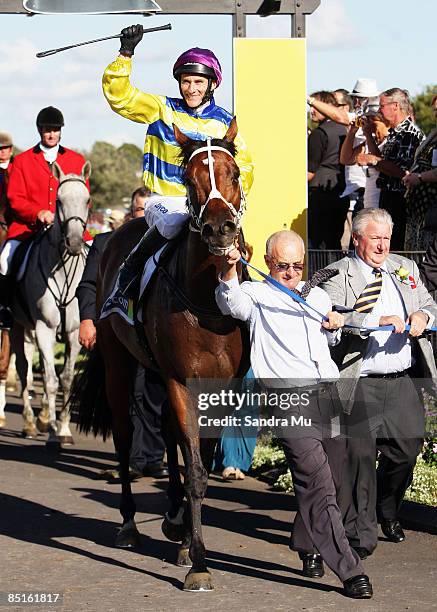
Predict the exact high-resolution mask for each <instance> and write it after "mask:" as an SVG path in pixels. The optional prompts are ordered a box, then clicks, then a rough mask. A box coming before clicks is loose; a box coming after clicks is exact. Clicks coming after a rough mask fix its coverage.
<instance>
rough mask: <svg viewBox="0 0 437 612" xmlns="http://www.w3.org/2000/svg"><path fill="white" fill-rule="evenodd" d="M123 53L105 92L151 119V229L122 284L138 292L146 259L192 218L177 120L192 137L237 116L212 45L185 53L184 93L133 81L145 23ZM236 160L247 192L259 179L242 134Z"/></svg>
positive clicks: (178, 74)
mask: <svg viewBox="0 0 437 612" xmlns="http://www.w3.org/2000/svg"><path fill="white" fill-rule="evenodd" d="M121 34H122V35H121V38H120V41H121V48H120V55H119V56H118V57H117V59H116V60H115V61H114V62H112V63H111V64H110V65H109V66H108V67H107V68H106V70H105V73H104V75H103V93H104V95H105V97H106V99H107V100H108V102H109V105H110V106H111V108H112V110H114V111H115V112H116V113H118V114H119V115H122V116H123V117H126V118H127V119H130V120H131V121H135V122H137V123H146V124H148V126H147V133H146V139H145V143H144V159H143V170H144V173H143V179H144V184H145V186H146V187H148V188H149V189H150V191H151V196H150V197H149V198H147V200H146V202H145V210H144V215H145V218H146V222H147V224H148V226H149V227H150V229H149V230H148V231H147V232H146V234H145V235H144V236H143V238H142V239H141V241H140V243H139V245H138V246H137V248H136V250H135V251H133V253H131V254H130V255H129V257H128V258H127V259H126V261H125V263H124V264H123V266H122V268H121V273H120V279H119V288H120V289H121V291H122V292H123V293H124V294H125V295H128V297H134V295H133V294H134V292H133V291H132V290H131V291H129V287H130V286H131V285H132V283H133V282H134V281H135V280H136V278H137V277H138V275H139V274H140V273H141V271H142V268H141V266H142V265H143V263H144V261H145V260H146V259H147V258H148V257H150V256H151V255H153V253H155V252H156V251H157V250H158V249H159V248H160V247H161V246H163V244H165V242H166V240H168V239H171V238H174V237H175V236H176V235H177V234H178V233H179V231H180V229H181V227H182V226H183V225H184V223H185V221H186V220H187V219H188V218H189V213H188V212H187V208H186V195H187V192H186V188H185V185H184V184H183V170H182V168H181V166H180V161H179V153H180V151H179V145H178V143H177V142H176V139H175V136H174V133H173V127H172V124H173V123H174V124H175V125H177V127H178V128H179V129H180V130H181V131H182V132H184V133H185V134H186V135H187V136H189V137H190V138H192V139H197V140H205V139H206V138H207V137H211V138H223V137H224V135H225V133H226V131H227V129H228V127H229V124H230V122H231V120H232V115H231V114H230V113H228V112H227V111H226V110H225V109H223V108H221V107H220V106H217V105H216V103H215V102H214V97H213V94H214V90H215V89H216V88H217V87H218V86H219V85H220V83H221V80H222V71H221V66H220V62H219V61H218V59H217V58H216V56H215V55H214V53H213V52H212V51H210V50H209V49H200V48H198V47H195V48H193V49H189V50H188V51H185V52H184V53H182V55H181V56H180V57H179V58H178V59H177V60H176V63H175V65H174V67H173V76H174V78H175V79H176V80H177V81H178V83H179V91H180V94H181V98H170V97H168V96H160V95H155V94H149V93H144V92H143V91H140V90H139V89H137V88H136V87H134V86H133V85H131V83H130V80H129V76H130V73H131V69H132V59H131V58H132V56H133V54H134V49H135V47H136V46H137V44H138V43H139V42H140V41H141V39H142V37H143V27H142V26H141V25H136V26H135V25H134V26H130V27H128V28H124V29H123V30H122V33H121ZM235 144H236V146H237V155H236V158H235V160H236V162H237V164H238V166H239V168H240V173H241V181H242V186H243V191H244V193H245V195H247V194H248V192H249V190H250V187H251V185H252V181H253V164H252V159H251V156H250V154H249V151H248V150H247V147H246V144H245V143H244V141H243V139H242V138H241V136H240V135H239V134H237V137H236V139H235Z"/></svg>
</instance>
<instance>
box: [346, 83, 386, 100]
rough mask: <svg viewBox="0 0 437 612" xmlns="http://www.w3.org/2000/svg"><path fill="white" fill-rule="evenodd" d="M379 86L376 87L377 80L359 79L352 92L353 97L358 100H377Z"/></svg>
mask: <svg viewBox="0 0 437 612" xmlns="http://www.w3.org/2000/svg"><path fill="white" fill-rule="evenodd" d="M379 93H380V92H379V90H378V86H377V85H376V80H375V79H362V78H361V79H358V81H357V82H356V83H355V85H354V88H353V90H352V91H351V92H350V95H351V96H355V97H356V98H376V97H377V96H379Z"/></svg>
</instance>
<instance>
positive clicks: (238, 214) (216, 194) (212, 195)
mask: <svg viewBox="0 0 437 612" xmlns="http://www.w3.org/2000/svg"><path fill="white" fill-rule="evenodd" d="M213 151H221V152H222V153H226V154H227V155H229V156H230V157H232V159H234V156H233V155H232V153H230V152H229V151H228V150H227V149H225V148H224V147H218V146H215V145H214V146H213V145H211V138H207V139H206V146H205V147H199V148H198V149H196V150H195V151H194V152H193V153H192V154H191V156H190V158H189V160H188V163H190V161H191V160H192V159H193V157H195V156H196V155H198V154H199V153H205V152H206V153H207V154H208V157H207V159H204V160H203V163H204V164H205V165H207V166H208V171H209V180H210V181H211V191H210V192H209V195H208V197H207V199H206V202H205V203H204V204H202V206H201V207H200V212H199V214H198V215H197V213H196V211H195V210H194V206H193V203H192V202H191V198H190V192H189V191H187V208H188V212H189V213H190V215H191V218H192V221H193V222H194V225H193V224H192V223H190V230H191V231H192V232H200V230H201V228H202V222H201V219H202V215H203V213H204V211H205V208H206V207H207V206H208V204H209V202H210V201H211V200H213V199H217V200H221V201H222V202H224V203H225V204H226V206H227V207H228V208H229V210H230V211H231V214H232V217H233V221H234V223H235V225H236V227H237V233H238V232H239V231H240V227H241V219H242V217H243V214H244V211H245V210H246V198H245V195H244V191H243V186H242V184H241V178H239V179H238V183H239V186H240V196H241V201H240V202H241V203H240V209H239V210H238V211H237V209H236V208H235V206H234V205H233V204H232V203H231V202H228V200H226V199H225V198H224V197H223V196H222V194H221V193H220V191H219V190H218V189H217V184H216V182H215V174H214V162H215V160H214V156H213V154H212V152H213Z"/></svg>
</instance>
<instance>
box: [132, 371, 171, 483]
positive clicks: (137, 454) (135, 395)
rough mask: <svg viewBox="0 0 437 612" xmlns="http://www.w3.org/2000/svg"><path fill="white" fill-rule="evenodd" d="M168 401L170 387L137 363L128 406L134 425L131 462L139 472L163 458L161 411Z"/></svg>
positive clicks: (154, 373)
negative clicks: (168, 388) (167, 388)
mask: <svg viewBox="0 0 437 612" xmlns="http://www.w3.org/2000/svg"><path fill="white" fill-rule="evenodd" d="M165 402H167V390H166V387H165V385H164V383H163V382H162V380H161V378H160V376H159V375H158V374H156V372H153V371H152V370H148V369H145V368H143V367H142V366H141V365H139V364H138V365H137V369H136V373H135V379H134V381H133V385H132V389H131V393H130V402H129V406H130V414H131V419H132V425H133V436H132V447H131V453H130V465H131V466H132V467H133V468H135V469H137V470H139V471H141V470H142V469H143V468H145V467H146V465H150V464H153V463H157V462H159V461H162V460H163V458H164V452H165V444H164V440H163V439H162V433H161V412H162V409H163V406H164V404H165Z"/></svg>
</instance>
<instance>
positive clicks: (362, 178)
mask: <svg viewBox="0 0 437 612" xmlns="http://www.w3.org/2000/svg"><path fill="white" fill-rule="evenodd" d="M348 114H349V115H352V114H353V115H354V117H355V116H356V115H355V113H348ZM365 143H366V137H365V136H364V134H363V130H362V129H361V128H359V130H357V132H356V134H355V138H354V148H355V147H358V146H359V145H361V144H365ZM366 168H367V166H359V165H358V164H353V165H352V166H345V168H344V178H345V182H346V187H345V190H344V191H343V193H342V194H341V197H342V198H343V197H345V196H348V195H350V194H351V193H354V191H356V190H357V189H360V188H365V187H366Z"/></svg>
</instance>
